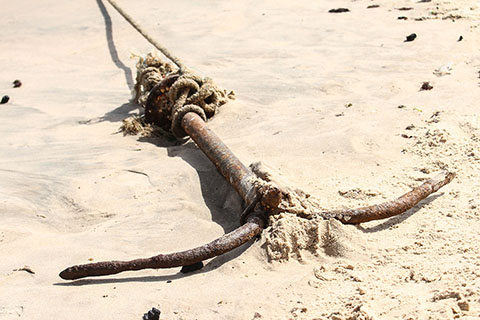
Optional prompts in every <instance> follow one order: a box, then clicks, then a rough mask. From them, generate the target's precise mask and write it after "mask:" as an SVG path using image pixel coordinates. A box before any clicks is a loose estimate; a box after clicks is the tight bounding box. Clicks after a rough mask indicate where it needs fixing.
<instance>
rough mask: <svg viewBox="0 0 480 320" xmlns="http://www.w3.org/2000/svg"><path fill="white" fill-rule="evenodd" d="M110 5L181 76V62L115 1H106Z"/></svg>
mask: <svg viewBox="0 0 480 320" xmlns="http://www.w3.org/2000/svg"><path fill="white" fill-rule="evenodd" d="M107 1H108V2H109V3H110V4H111V5H112V7H114V8H115V10H117V12H118V13H119V14H120V15H121V16H122V17H124V18H125V20H127V21H128V23H130V25H131V26H132V27H134V28H135V30H137V31H138V32H139V33H140V34H141V35H142V36H143V37H144V38H145V39H146V40H147V41H148V42H150V43H151V44H152V45H153V46H154V47H155V48H157V49H158V50H159V51H160V52H161V53H163V54H164V55H165V57H167V58H168V59H170V61H172V62H173V63H175V64H176V65H177V67H178V68H179V69H180V70H179V72H180V74H182V73H183V72H184V71H185V70H186V69H187V67H186V66H185V65H184V64H183V63H182V61H181V60H180V59H179V58H178V57H175V56H174V55H173V54H171V53H170V51H168V49H167V48H165V47H164V46H162V45H161V44H160V43H158V42H157V41H156V40H155V39H154V38H152V37H151V36H150V35H149V34H148V33H147V32H146V31H145V30H144V29H143V28H142V27H141V26H140V25H139V24H138V22H136V21H135V20H134V19H133V18H132V17H131V16H130V15H129V14H128V13H126V12H125V10H123V9H122V8H121V7H120V6H119V5H118V4H117V2H116V1H115V0H107Z"/></svg>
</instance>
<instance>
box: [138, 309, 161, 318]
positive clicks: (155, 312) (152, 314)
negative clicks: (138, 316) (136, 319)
mask: <svg viewBox="0 0 480 320" xmlns="http://www.w3.org/2000/svg"><path fill="white" fill-rule="evenodd" d="M160 313H161V312H160V310H158V309H157V308H152V310H150V311H148V312H147V313H145V314H143V318H142V320H159V319H160Z"/></svg>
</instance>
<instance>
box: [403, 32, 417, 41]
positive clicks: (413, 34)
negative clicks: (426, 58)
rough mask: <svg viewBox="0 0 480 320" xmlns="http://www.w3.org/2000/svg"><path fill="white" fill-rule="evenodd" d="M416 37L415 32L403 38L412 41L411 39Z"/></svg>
mask: <svg viewBox="0 0 480 320" xmlns="http://www.w3.org/2000/svg"><path fill="white" fill-rule="evenodd" d="M416 37H417V35H416V34H415V33H412V34H411V35H408V36H407V39H406V40H405V42H410V41H413V40H415V38H416Z"/></svg>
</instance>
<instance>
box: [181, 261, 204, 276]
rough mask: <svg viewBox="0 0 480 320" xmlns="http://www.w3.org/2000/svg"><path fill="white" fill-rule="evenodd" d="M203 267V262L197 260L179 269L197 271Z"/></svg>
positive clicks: (186, 271) (187, 271)
mask: <svg viewBox="0 0 480 320" xmlns="http://www.w3.org/2000/svg"><path fill="white" fill-rule="evenodd" d="M202 268H203V262H202V261H200V262H197V263H194V264H191V265H188V266H183V267H182V270H180V272H181V273H189V272H193V271H197V270H200V269H202Z"/></svg>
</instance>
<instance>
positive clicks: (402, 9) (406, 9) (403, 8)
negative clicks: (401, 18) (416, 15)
mask: <svg viewBox="0 0 480 320" xmlns="http://www.w3.org/2000/svg"><path fill="white" fill-rule="evenodd" d="M397 10H400V11H408V10H413V8H412V7H401V8H398V9H397Z"/></svg>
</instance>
